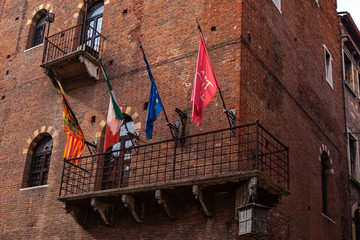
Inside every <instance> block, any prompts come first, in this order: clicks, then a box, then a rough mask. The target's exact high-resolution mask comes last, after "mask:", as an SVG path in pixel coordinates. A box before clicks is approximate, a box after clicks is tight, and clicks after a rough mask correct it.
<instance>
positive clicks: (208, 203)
mask: <svg viewBox="0 0 360 240" xmlns="http://www.w3.org/2000/svg"><path fill="white" fill-rule="evenodd" d="M192 192H193V194H194V195H195V199H196V200H198V201H199V202H200V204H201V207H202V209H203V211H204V213H205V214H206V216H209V217H210V216H212V210H211V209H212V200H213V197H212V194H211V192H210V191H209V190H207V189H203V188H202V187H201V186H199V185H193V187H192Z"/></svg>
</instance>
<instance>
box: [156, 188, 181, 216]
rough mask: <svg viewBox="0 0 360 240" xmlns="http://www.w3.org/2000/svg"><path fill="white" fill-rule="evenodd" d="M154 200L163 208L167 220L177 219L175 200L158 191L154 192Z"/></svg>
mask: <svg viewBox="0 0 360 240" xmlns="http://www.w3.org/2000/svg"><path fill="white" fill-rule="evenodd" d="M155 198H156V199H157V201H158V203H159V204H160V205H162V206H163V207H164V209H165V211H166V214H167V215H168V217H169V218H171V219H175V218H176V217H177V211H176V208H177V205H176V200H175V199H174V198H173V197H172V196H170V195H169V194H166V193H165V192H164V191H162V190H160V189H158V190H156V191H155Z"/></svg>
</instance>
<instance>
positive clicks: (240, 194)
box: [235, 177, 258, 219]
mask: <svg viewBox="0 0 360 240" xmlns="http://www.w3.org/2000/svg"><path fill="white" fill-rule="evenodd" d="M257 187H258V179H257V177H252V178H250V179H249V180H248V181H247V182H245V183H243V184H242V185H241V186H240V187H239V188H238V189H236V199H235V219H238V211H237V209H238V208H239V207H244V206H246V205H248V204H249V203H250V202H255V200H256V190H257Z"/></svg>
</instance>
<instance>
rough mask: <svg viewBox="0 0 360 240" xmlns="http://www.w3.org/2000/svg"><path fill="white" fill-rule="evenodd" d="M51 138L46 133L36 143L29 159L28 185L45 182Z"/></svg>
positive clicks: (51, 145) (38, 184)
mask: <svg viewBox="0 0 360 240" xmlns="http://www.w3.org/2000/svg"><path fill="white" fill-rule="evenodd" d="M52 147H53V139H52V138H51V136H50V135H46V136H45V137H44V138H43V139H41V141H40V142H39V143H38V144H37V145H36V147H35V151H34V154H33V156H32V159H31V165H30V173H29V181H28V187H33V186H40V185H45V184H47V179H48V173H49V167H50V159H51V152H52Z"/></svg>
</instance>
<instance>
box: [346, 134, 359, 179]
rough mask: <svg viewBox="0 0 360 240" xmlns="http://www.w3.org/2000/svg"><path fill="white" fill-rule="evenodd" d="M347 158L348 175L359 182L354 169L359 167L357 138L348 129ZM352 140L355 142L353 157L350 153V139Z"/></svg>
mask: <svg viewBox="0 0 360 240" xmlns="http://www.w3.org/2000/svg"><path fill="white" fill-rule="evenodd" d="M347 136H348V137H347V158H348V163H349V175H350V176H351V177H352V178H354V179H355V180H357V181H358V182H360V181H359V180H360V179H358V175H359V174H358V172H357V171H356V170H357V169H358V168H359V139H358V138H357V137H356V136H355V135H354V134H352V133H351V132H350V131H348V134H347ZM351 140H352V141H354V143H355V148H354V150H355V157H354V159H352V157H351V156H352V153H351V142H350V141H351Z"/></svg>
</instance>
